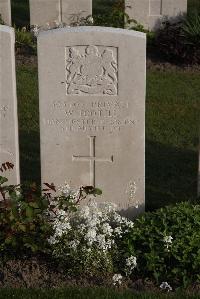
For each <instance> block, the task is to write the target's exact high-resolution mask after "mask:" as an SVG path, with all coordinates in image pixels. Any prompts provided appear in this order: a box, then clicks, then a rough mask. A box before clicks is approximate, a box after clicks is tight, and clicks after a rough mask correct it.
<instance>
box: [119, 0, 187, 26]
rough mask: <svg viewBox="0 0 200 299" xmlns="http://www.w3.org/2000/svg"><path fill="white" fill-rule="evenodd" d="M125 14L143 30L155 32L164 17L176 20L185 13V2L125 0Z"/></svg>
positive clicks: (176, 0)
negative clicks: (142, 27) (141, 26)
mask: <svg viewBox="0 0 200 299" xmlns="http://www.w3.org/2000/svg"><path fill="white" fill-rule="evenodd" d="M125 7H126V13H127V14H128V15H129V17H130V18H131V19H135V20H136V21H137V22H138V23H139V24H142V25H143V26H144V28H145V29H149V30H155V29H158V28H159V27H160V25H161V21H162V20H163V18H164V17H168V18H176V17H179V16H180V15H183V14H185V13H187V0H125Z"/></svg>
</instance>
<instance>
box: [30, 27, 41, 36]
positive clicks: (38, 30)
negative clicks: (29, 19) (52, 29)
mask: <svg viewBox="0 0 200 299" xmlns="http://www.w3.org/2000/svg"><path fill="white" fill-rule="evenodd" d="M31 30H32V32H33V34H34V36H35V37H37V36H38V34H39V32H40V28H39V26H38V25H33V28H32V29H31Z"/></svg>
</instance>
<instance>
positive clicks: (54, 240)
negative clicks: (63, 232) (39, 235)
mask: <svg viewBox="0 0 200 299" xmlns="http://www.w3.org/2000/svg"><path fill="white" fill-rule="evenodd" d="M48 242H49V244H51V245H54V244H56V243H58V240H57V239H56V237H55V235H54V236H51V237H50V238H49V239H48Z"/></svg>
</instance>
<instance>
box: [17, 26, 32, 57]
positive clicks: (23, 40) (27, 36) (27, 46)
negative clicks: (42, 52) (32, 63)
mask: <svg viewBox="0 0 200 299" xmlns="http://www.w3.org/2000/svg"><path fill="white" fill-rule="evenodd" d="M15 38H16V49H17V51H18V52H24V51H25V52H26V53H29V54H35V53H36V51H37V46H36V40H35V38H34V36H33V34H32V33H31V32H30V31H28V30H27V29H26V28H25V27H24V28H22V29H19V28H15Z"/></svg>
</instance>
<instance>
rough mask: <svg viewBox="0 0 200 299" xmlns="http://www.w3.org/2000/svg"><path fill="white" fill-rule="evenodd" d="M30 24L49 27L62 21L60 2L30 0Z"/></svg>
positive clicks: (58, 0)
mask: <svg viewBox="0 0 200 299" xmlns="http://www.w3.org/2000/svg"><path fill="white" fill-rule="evenodd" d="M29 5H30V23H31V25H38V26H43V27H48V24H49V26H52V25H55V22H60V21H61V7H60V0H29Z"/></svg>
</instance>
